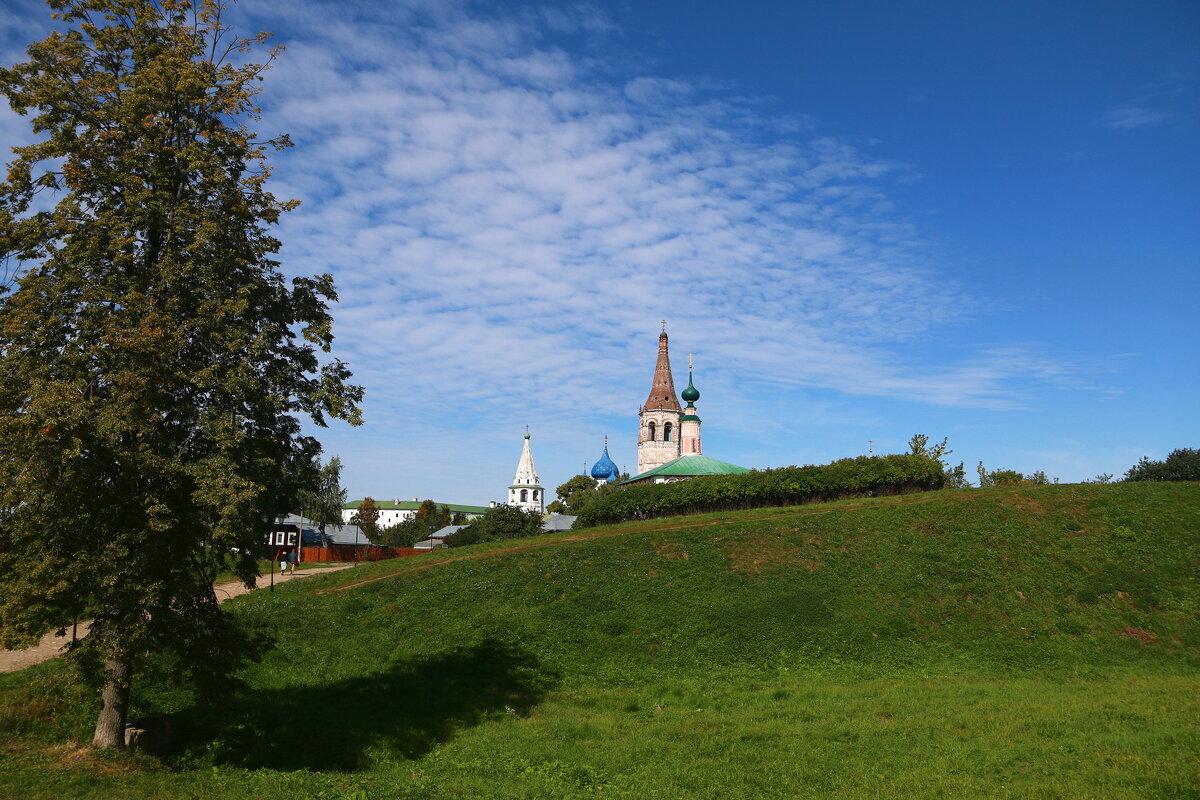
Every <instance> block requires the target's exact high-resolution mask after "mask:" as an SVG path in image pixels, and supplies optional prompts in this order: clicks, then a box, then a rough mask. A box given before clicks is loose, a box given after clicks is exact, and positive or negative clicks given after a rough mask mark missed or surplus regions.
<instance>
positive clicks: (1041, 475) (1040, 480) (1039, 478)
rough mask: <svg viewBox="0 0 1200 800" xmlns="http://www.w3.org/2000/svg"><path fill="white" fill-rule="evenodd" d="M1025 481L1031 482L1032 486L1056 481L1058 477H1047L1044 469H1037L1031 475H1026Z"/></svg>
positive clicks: (1046, 484) (1045, 484)
mask: <svg viewBox="0 0 1200 800" xmlns="http://www.w3.org/2000/svg"><path fill="white" fill-rule="evenodd" d="M1025 483H1031V484H1033V485H1034V486H1049V485H1050V484H1052V483H1058V478H1047V477H1046V472H1045V470H1040V469H1039V470H1038V471H1037V472H1034V473H1033V474H1031V475H1026V476H1025Z"/></svg>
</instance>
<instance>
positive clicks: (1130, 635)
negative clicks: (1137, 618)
mask: <svg viewBox="0 0 1200 800" xmlns="http://www.w3.org/2000/svg"><path fill="white" fill-rule="evenodd" d="M1117 633H1118V634H1120V635H1121V636H1123V637H1125V638H1126V639H1137V640H1138V641H1139V642H1141V643H1142V644H1158V636H1157V635H1155V634H1153V633H1151V632H1150V631H1144V630H1142V629H1141V628H1135V627H1133V626H1131V625H1126V626H1125V627H1124V628H1122V629H1121V630H1119V631H1117Z"/></svg>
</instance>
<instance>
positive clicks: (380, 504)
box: [342, 500, 488, 514]
mask: <svg viewBox="0 0 1200 800" xmlns="http://www.w3.org/2000/svg"><path fill="white" fill-rule="evenodd" d="M423 502H425V501H424V500H415V501H414V500H401V501H400V502H398V503H397V502H394V501H392V500H376V501H375V507H376V508H378V509H379V510H380V511H416V510H417V509H418V508H420V507H421V503H423ZM434 502H435V503H436V505H437V507H438V508H441V507H442V506H446V507H447V508H449V509H450V510H451V511H452V512H454V513H456V514H483V513H486V512H487V510H488V507H487V506H464V505H460V504H458V503H438V502H437V501H436V500H435V501H434ZM360 505H362V500H355V501H354V502H353V503H346V505H344V506H342V508H353V509H357V508H358V507H359V506H360Z"/></svg>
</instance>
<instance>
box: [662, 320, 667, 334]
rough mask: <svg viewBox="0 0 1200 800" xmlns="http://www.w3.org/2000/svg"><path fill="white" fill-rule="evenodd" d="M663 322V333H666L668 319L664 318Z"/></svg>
mask: <svg viewBox="0 0 1200 800" xmlns="http://www.w3.org/2000/svg"><path fill="white" fill-rule="evenodd" d="M662 324H663V333H666V332H667V321H666V320H665V319H664V320H663V321H662Z"/></svg>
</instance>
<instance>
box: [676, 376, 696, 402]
mask: <svg viewBox="0 0 1200 800" xmlns="http://www.w3.org/2000/svg"><path fill="white" fill-rule="evenodd" d="M680 397H682V398H683V401H684V402H685V403H694V402H696V401H697V400H699V399H700V390H699V389H697V388H696V387H695V386H693V385H692V373H691V370H688V385H687V388H686V389H684V390H683V394H681V395H680Z"/></svg>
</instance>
